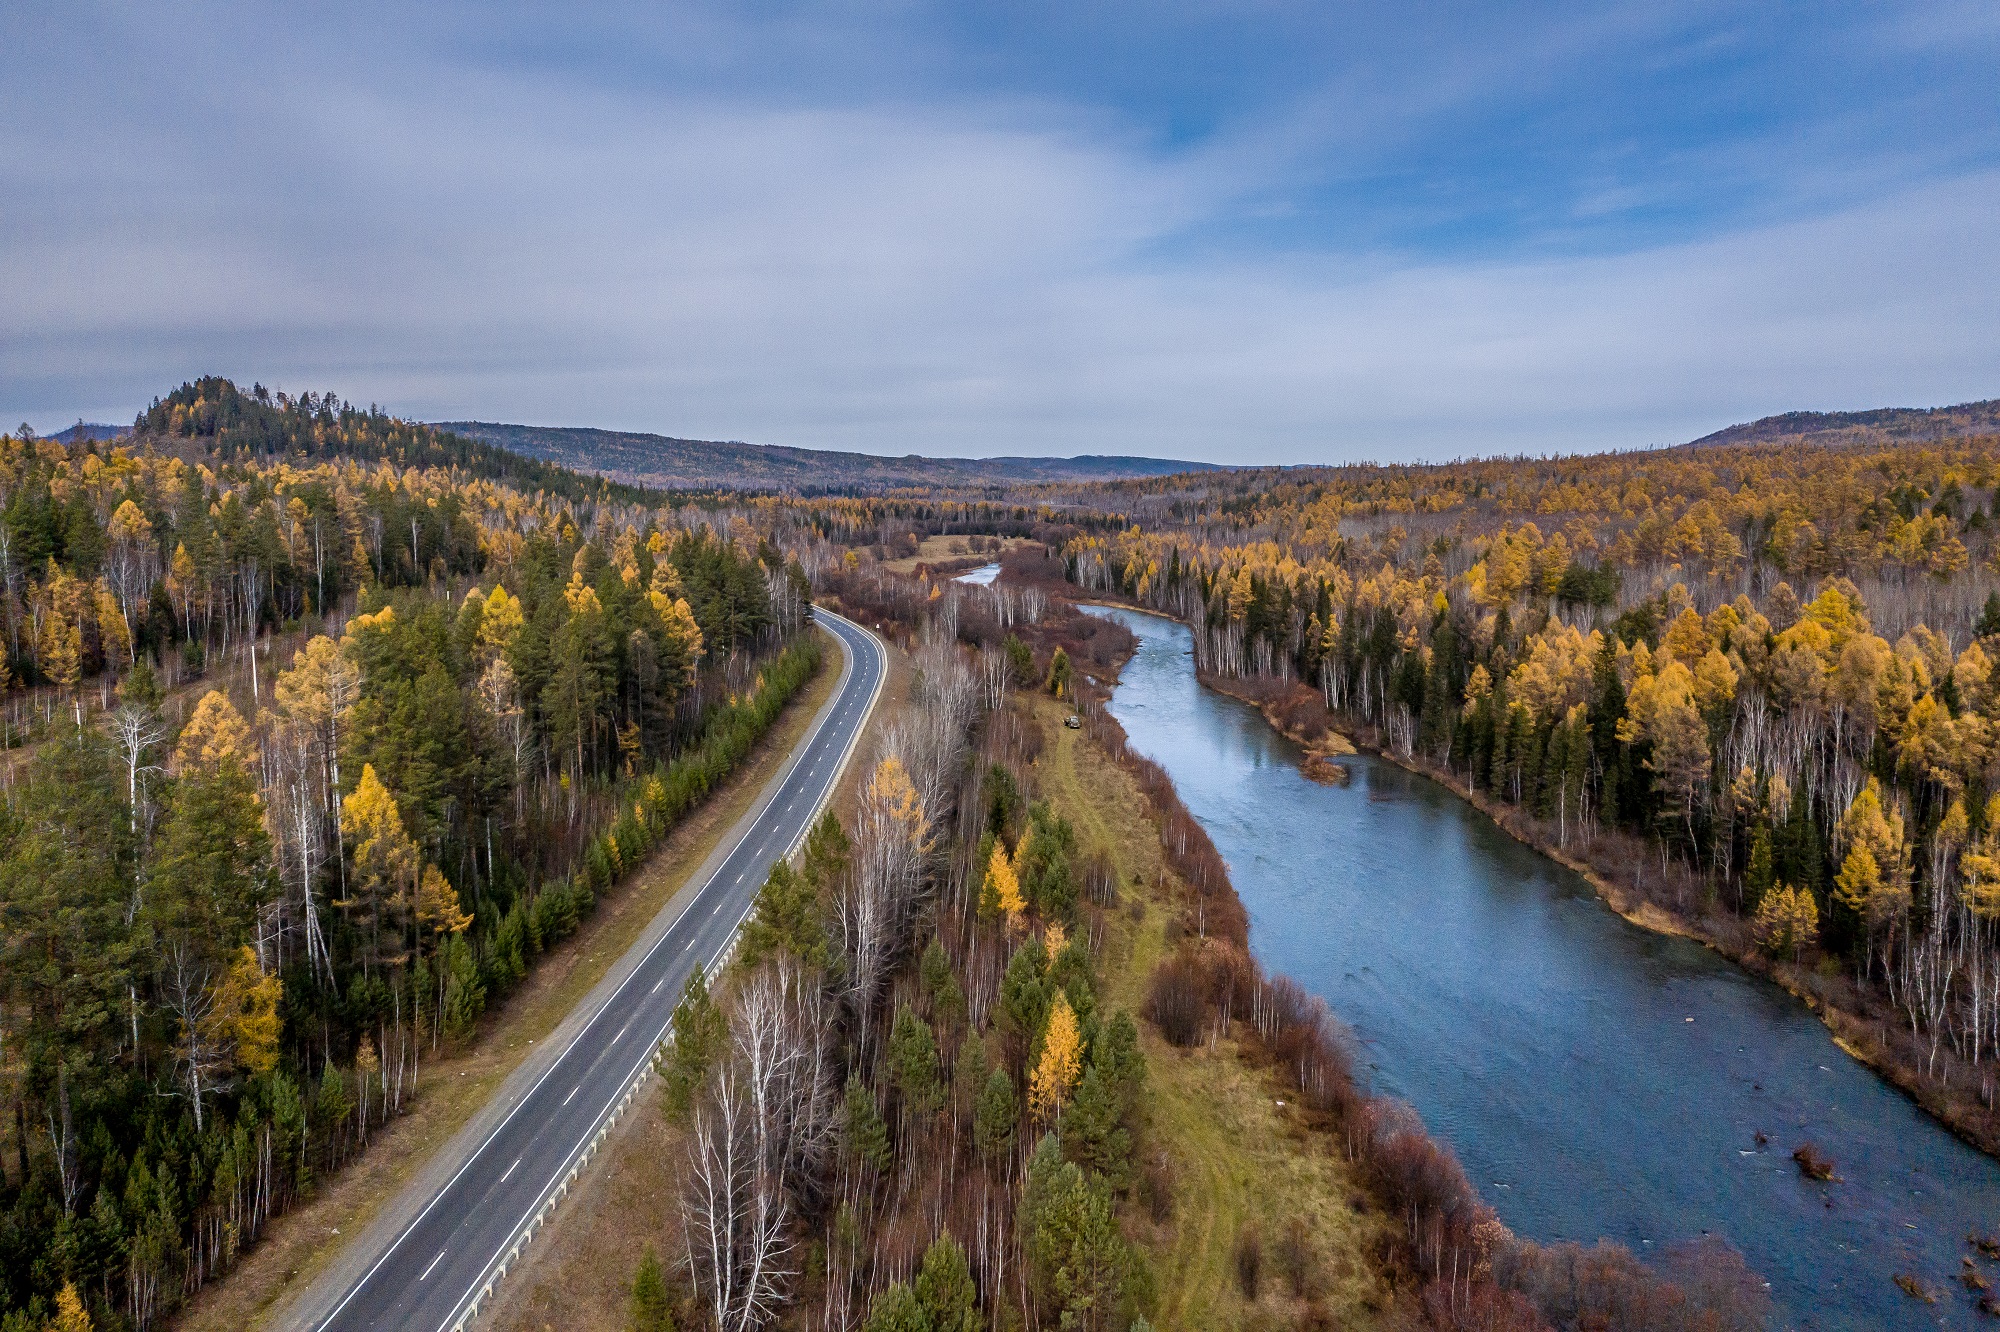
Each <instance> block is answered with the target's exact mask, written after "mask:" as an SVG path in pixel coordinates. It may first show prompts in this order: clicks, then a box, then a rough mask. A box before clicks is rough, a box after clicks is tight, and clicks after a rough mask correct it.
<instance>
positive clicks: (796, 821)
mask: <svg viewBox="0 0 2000 1332" xmlns="http://www.w3.org/2000/svg"><path fill="white" fill-rule="evenodd" d="M815 615H816V618H817V620H818V622H819V623H820V624H821V625H822V626H824V627H825V628H827V629H828V630H830V631H831V632H832V633H833V634H834V636H835V637H836V638H837V639H838V640H839V643H840V648H841V655H842V667H841V674H840V681H839V684H838V685H837V686H836V688H835V690H834V696H833V699H832V701H831V702H830V703H828V704H827V705H826V707H825V709H824V710H823V711H822V712H821V714H820V716H819V718H818V720H817V721H816V722H815V723H814V726H813V729H812V731H811V733H810V734H809V735H808V737H807V739H806V741H805V743H804V744H803V745H801V746H800V748H799V749H798V751H797V752H796V753H795V755H794V756H793V758H792V760H791V762H790V763H789V764H788V766H787V767H786V768H785V770H784V771H783V772H782V773H781V774H780V775H779V776H778V777H777V778H775V779H774V780H773V781H772V782H771V784H770V785H769V786H768V787H767V788H766V790H765V792H764V794H763V796H762V797H761V798H760V802H759V805H758V807H757V808H755V809H754V810H753V811H752V812H751V814H750V815H748V816H746V818H745V820H744V821H743V823H742V824H740V825H739V826H738V829H737V830H736V832H735V833H734V834H733V836H734V838H735V840H734V841H733V842H731V841H725V842H724V844H723V845H722V846H720V847H718V848H716V851H715V853H714V854H713V855H711V856H710V857H709V859H708V861H707V862H706V863H705V864H704V865H703V866H702V867H701V869H700V870H698V871H696V877H695V878H694V879H693V880H691V881H690V882H691V885H692V887H691V890H683V891H682V892H681V893H679V894H677V895H676V897H675V901H674V904H673V905H670V906H669V907H668V909H667V910H666V911H665V912H662V913H661V919H660V920H658V921H656V922H654V924H653V926H652V928H650V929H649V930H648V931H647V933H646V935H645V937H643V938H642V939H640V940H639V942H638V943H636V944H634V945H633V947H632V949H631V951H630V952H628V953H627V954H626V955H625V957H624V958H623V959H621V960H620V962H619V964H618V965H617V966H616V967H614V968H613V969H612V972H611V974H609V975H608V976H606V977H605V979H604V981H603V982H602V983H600V984H599V985H598V987H597V988H596V989H595V990H593V991H592V992H591V994H590V996H589V997H587V998H586V999H585V1000H584V1001H583V1003H582V1004H580V1005H578V1008H577V1011H576V1012H575V1013H574V1014H572V1015H571V1018H570V1019H569V1020H568V1021H566V1022H565V1023H564V1026H563V1028H561V1029H559V1030H558V1031H557V1033H556V1034H555V1036H554V1037H553V1038H552V1039H551V1040H550V1041H549V1042H547V1047H548V1051H547V1052H545V1053H543V1054H542V1055H541V1056H540V1057H539V1058H537V1059H536V1060H534V1061H532V1062H531V1063H529V1064H526V1065H524V1066H523V1067H521V1068H520V1069H518V1070H516V1072H515V1073H514V1075H513V1076H512V1077H511V1078H509V1079H508V1082H507V1084H506V1085H505V1086H503V1087H502V1088H501V1091H500V1093H499V1094H498V1095H497V1096H496V1097H495V1098H494V1102H493V1104H492V1106H490V1107H489V1109H488V1111H487V1112H486V1113H485V1114H483V1115H481V1116H480V1117H479V1118H478V1119H477V1120H475V1122H474V1123H473V1124H471V1125H469V1126H468V1127H467V1128H466V1129H465V1130H464V1131H463V1132H462V1133H461V1134H460V1136H459V1138H458V1139H456V1140H454V1141H453V1143H452V1144H450V1145H449V1146H448V1147H447V1148H446V1149H445V1151H444V1152H443V1153H442V1154H441V1156H440V1158H439V1160H438V1161H437V1162H435V1163H433V1165H432V1166H431V1167H430V1168H429V1169H428V1170H427V1171H426V1173H425V1175H424V1176H423V1177H421V1178H420V1179H419V1180H417V1181H416V1182H415V1183H413V1184H412V1185H411V1186H410V1188H409V1190H407V1191H406V1193H405V1195H404V1196H403V1197H402V1198H401V1199H399V1200H398V1203H397V1205H395V1206H393V1207H392V1208H391V1209H390V1211H389V1212H388V1213H387V1214H385V1216H384V1218H383V1219H382V1220H381V1221H378V1222H377V1223H376V1225H375V1226H374V1227H372V1228H371V1229H370V1231H368V1232H367V1233H364V1234H363V1235H362V1236H360V1237H359V1238H358V1239H357V1240H356V1241H355V1244H354V1248H353V1250H352V1251H350V1252H349V1253H347V1254H344V1255H343V1257H342V1261H341V1263H340V1265H339V1266H338V1267H337V1268H336V1269H334V1270H333V1271H330V1272H328V1273H327V1274H326V1275H325V1276H324V1277H322V1278H321V1279H320V1280H319V1281H318V1282H316V1283H315V1284H314V1286H313V1287H312V1288H310V1289H308V1290H307V1291H306V1293H305V1294H304V1295H303V1296H301V1297H300V1299H299V1301H298V1303H297V1304H296V1305H295V1306H294V1307H293V1309H292V1310H291V1311H290V1315H289V1317H288V1318H287V1319H286V1320H285V1323H286V1325H287V1326H289V1327H295V1328H302V1329H317V1330H318V1332H350V1330H351V1332H360V1330H361V1329H364V1328H370V1329H382V1328H398V1329H404V1328H407V1329H413V1330H414V1332H452V1329H454V1328H457V1327H459V1326H461V1325H463V1324H464V1323H466V1322H468V1321H469V1320H470V1319H471V1317H472V1315H473V1314H474V1313H475V1312H476V1311H477V1309H478V1306H479V1304H480V1303H481V1301H482V1299H483V1298H484V1296H485V1294H486V1293H487V1292H488V1291H490V1289H491V1287H492V1286H493V1284H494V1283H495V1282H497V1281H498V1279H499V1277H500V1275H501V1274H502V1273H503V1272H504V1270H505V1267H506V1265H507V1264H508V1263H509V1262H510V1260H513V1259H515V1258H517V1256H518V1254H519V1253H520V1251H521V1250H522V1248H523V1247H524V1246H525V1245H526V1243H527V1241H528V1240H529V1239H531V1238H532V1237H533V1232H534V1230H535V1229H536V1228H537V1227H538V1226H539V1224H540V1223H541V1219H542V1218H543V1216H544V1215H545V1214H546V1212H547V1211H548V1209H549V1208H551V1207H552V1206H553V1205H554V1203H555V1201H556V1200H557V1199H558V1198H559V1196H560V1195H561V1193H562V1192H563V1191H565V1190H566V1189H567V1188H568V1181H569V1180H570V1178H571V1176H572V1174H573V1172H574V1171H575V1170H576V1169H577V1168H578V1166H579V1165H580V1164H581V1163H582V1162H583V1161H584V1160H586V1159H587V1157H588V1155H589V1153H591V1152H592V1151H594V1150H595V1146H596V1143H597V1141H598V1138H599V1135H600V1133H601V1132H602V1130H603V1129H604V1128H605V1127H606V1126H607V1125H608V1124H609V1123H610V1122H611V1121H612V1119H613V1118H614V1117H615V1116H616V1115H617V1114H618V1113H619V1112H620V1111H622V1109H623V1108H624V1106H625V1105H626V1103H627V1102H628V1100H629V1094H630V1093H631V1092H632V1090H633V1089H634V1088H635V1087H636V1086H638V1085H639V1083H640V1082H641V1081H642V1080H643V1078H644V1076H645V1074H646V1072H647V1067H648V1063H649V1061H650V1060H651V1058H652V1055H653V1052H654V1050H655V1048H656V1047H657V1045H658V1043H659V1041H660V1040H661V1039H662V1038H663V1037H664V1036H665V1034H666V1031H667V1026H668V1022H669V1020H670V1019H671V1017H672V1015H673V1009H674V1005H675V1003H676V1002H677V1001H678V1000H679V998H680V994H681V989H682V987H683V986H684V985H685V984H686V982H687V978H688V976H689V974H690V973H691V972H692V970H693V968H695V967H696V966H704V967H707V966H712V965H713V964H714V963H715V962H716V961H717V960H718V959H719V958H721V956H722V955H723V954H724V952H725V951H726V950H727V949H728V947H729V945H730V942H731V940H732V939H733V938H734V937H735V934H736V930H737V927H738V926H739V925H740V924H741V923H742V921H743V919H744V917H745V916H746V915H747V914H748V912H749V910H750V907H751V906H752V904H753V903H754V901H755V899H756V894H757V890H758V888H759V887H761V886H762V884H763V882H764V878H765V876H766V875H767V874H768V873H769V872H770V868H771V866H772V864H773V863H774V862H776V861H777V860H778V858H779V857H781V856H784V855H788V854H789V853H790V852H791V851H792V850H793V849H794V848H795V847H796V846H797V844H798V843H799V841H800V840H801V839H802V838H803V837H804V835H805V833H806V831H807V829H808V828H809V827H810V826H811V823H812V820H813V819H814V818H815V817H817V815H818V814H819V812H820V809H821V808H822V807H823V805H824V804H825V802H826V800H827V798H828V797H829V796H830V795H831V794H832V792H833V788H834V784H835V783H836V782H837V781H838V780H839V778H840V774H841V772H842V770H843V769H844V767H845V766H846V763H847V761H848V758H849V757H850V756H851V754H852V753H853V751H854V748H855V745H856V744H857V743H858V742H859V740H860V737H861V732H862V729H863V727H864V726H865V725H866V724H867V721H868V716H869V714H870V712H871V711H872V710H873V708H874V704H875V700H876V697H877V696H878V695H879V694H880V692H881V688H882V682H883V678H884V675H885V674H886V668H887V658H886V656H885V654H884V652H883V650H882V645H881V643H880V642H879V641H878V640H877V639H876V638H875V636H874V635H873V634H870V633H869V632H868V631H867V630H865V629H863V628H861V627H860V626H858V625H855V624H853V623H851V622H849V621H847V620H844V619H842V618H840V617H839V616H837V615H834V614H833V613H831V612H829V611H826V610H817V611H816V612H815Z"/></svg>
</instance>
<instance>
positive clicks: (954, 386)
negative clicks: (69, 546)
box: [0, 0, 2000, 462]
mask: <svg viewBox="0 0 2000 1332" xmlns="http://www.w3.org/2000/svg"><path fill="white" fill-rule="evenodd" d="M1996 56H2000V6H1995V5H1993V4H1991V3H1990V2H1983V3H1940V4H1910V5H1891V4H1868V5H1858V4H1857V5H1837V4H1797V5H1792V4H1769V5H1761V6H1745V5H1741V4H1709V3H1675V2H1673V0H1664V2H1659V3H1648V4H1632V5H1619V4H1597V5H1582V4H1559V3H1558V4H1542V5H1533V6H1528V5H1520V6H1510V5H1495V4H1479V3H1471V2H1470V0H1467V2H1463V3H1458V4H1452V5H1443V4H1439V5H1421V4H1402V5H1395V6H1388V5H1383V6H1356V5H1335V4H1326V3H1321V4H1281V3H1261V4H1260V3H1251V4H1237V5H1228V6H1224V5H1213V4H1182V5H1174V4H1168V3H1155V4H1146V5H1141V4H1115V5H1084V4H1077V3H1070V4H1062V5H1058V4H1013V5H997V4H976V3H954V4H935V5H931V4H922V3H880V4H875V3H859V2H857V3H850V4H834V5H803V4H791V5H787V4H778V3H765V4H757V5H732V4H708V3H687V4H672V3H670V4H662V3H647V4H631V5H583V4H579V5H572V6H561V7H558V6H530V5H507V4H490V5H454V4H449V3H435V4H424V5H411V4H408V3H402V4H396V5H379V6H378V5H371V4H369V3H366V0H360V2H357V3H352V4H341V5H333V4H324V5H312V6H306V5H300V6H288V7H274V6H273V7H264V6H244V5H229V4H178V5H137V4H131V5H98V6H92V5H89V4H77V3H72V4H63V5H55V4H37V3H33V0H28V2H26V3H22V4H16V5H10V6H8V7H6V9H5V10H4V12H0V198H4V199H5V200H6V201H7V202H6V203H5V204H4V205H0V418H4V419H5V420H6V421H7V422H9V423H10V424H11V423H12V422H14V421H17V420H26V421H28V422H30V423H31V424H33V425H35V426H36V427H37V428H39V429H53V428H57V427H60V426H62V425H64V424H67V423H68V422H70V421H74V420H76V419H77V418H78V417H85V418H88V419H93V420H128V419H130V417H131V416H132V414H133V413H134V412H135V411H136V410H137V409H139V408H140V407H142V406H143V405H144V404H145V403H146V402H147V401H148V400H150V398H151V397H152V396H153V395H155V394H157V393H161V392H164V391H165V390H166V389H168V388H170V387H172V386H173V385H174V384H175V383H178V382H180V381H181V380H182V379H184V378H187V377H190V376H193V375H196V374H200V373H207V372H216V373H223V374H229V375H232V376H234V377H236V378H238V379H240V380H243V381H246V382H247V381H250V380H261V381H263V382H264V383H267V384H272V385H276V386H281V387H286V388H290V389H295V390H296V389H304V388H316V389H321V388H331V389H334V390H336V391H338V392H340V393H342V394H344V395H346V396H349V397H352V398H354V399H356V400H358V401H376V402H380V403H382V404H383V405H385V406H387V407H388V408H390V409H391V410H393V411H396V412H398V413H400V414H404V415H409V416H417V417H422V418H426V419H442V418H452V417H465V416H477V417H482V418H485V419H501V420H518V421H531V422H537V423H543V424H576V425H598V426H609V427H618V428H627V429H649V430H658V431H662V432H666V433H672V434H679V435H684V436H694V437H705V438H731V439H749V440H755V441H761V442H769V443H785V444H796V445H804V446H809V447H833V448H857V449H865V450H870V451H877V452H888V453H905V452H929V453H951V454H992V453H1065V454H1066V453H1079V452H1124V453H1149V454H1164V455H1171V456H1181V457H1195V458H1204V459H1212V460H1216V461H1225V462H1229V461H1234V462H1265V461H1274V462H1305V461H1325V460H1336V459H1351V458H1379V459H1390V458H1413V457H1423V458H1447V457H1453V456H1458V455H1461V454H1469V453H1492V452H1509V453H1511V452H1534V453H1540V452H1553V451H1574V450H1582V449H1595V448H1610V447H1633V446H1642V445H1647V444H1657V443H1667V442H1675V441H1678V440H1682V439H1686V438H1689V437H1692V436H1694V435H1698V434H1701V433H1704V432H1706V431H1708V430H1710V429H1714V428H1716V427H1719V426H1721V425H1726V424H1729V423H1731V422H1733V421H1738V420H1745V419H1749V418H1752V417H1755V416H1758V415H1762V414H1765V413H1768V412H1775V411H1783V410H1789V409H1793V408H1802V407H1810V408H1820V409H1837V408H1855V407H1870V406H1880V405H1889V404H1905V405H1931V404H1938V403H1944V402H1954V401H1962V400H1965V399H1969V398H1981V397H1991V396H1996V395H2000V98H1996V97H1995V95H1994V93H1993V91H1992V89H1993V75H1992V71H1993V69H1994V68H1995V57H1996Z"/></svg>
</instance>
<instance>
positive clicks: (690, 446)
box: [434, 421, 1224, 492]
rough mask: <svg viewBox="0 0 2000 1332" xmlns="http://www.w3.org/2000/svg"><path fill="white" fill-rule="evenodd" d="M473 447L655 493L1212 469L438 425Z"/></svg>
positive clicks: (1154, 462) (1115, 476)
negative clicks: (475, 443) (896, 454)
mask: <svg viewBox="0 0 2000 1332" xmlns="http://www.w3.org/2000/svg"><path fill="white" fill-rule="evenodd" d="M434 424H435V425H436V426H437V428H438V429H440V430H449V431H452V432H454V433H456V434H460V435H464V436H466V437H468V438H470V439H476V440H479V441H480V442H481V443H485V444H493V445H497V446H498V447H500V448H503V449H508V450H511V451H512V452H515V453H520V454H524V455H526V456H528V457H530V458H540V459H543V460H545V461H547V462H552V463H557V464H559V465H561V466H563V467H568V468H572V469H574V470H576V471H582V472H598V473H601V474H603V475H605V476H609V477H612V478H613V479H615V480H619V481H627V482H632V483H635V484H639V485H647V486H657V487H660V488H662V489H703V488H708V487H728V488H734V489H745V490H783V491H809V492H823V491H850V490H852V491H876V490H890V489H894V488H897V487H903V486H955V487H963V486H984V485H996V486H1002V485H1024V484H1032V483H1034V482H1041V481H1126V480H1132V479H1134V478H1138V477H1148V476H1170V475H1172V474H1174V473H1176V472H1198V471H1220V470H1224V469H1222V468H1218V467H1217V466H1216V465H1215V464H1213V463H1195V462H1177V461H1174V460H1172V459H1168V458H1115V457H1106V456H1100V455H1096V454H1086V455H1084V456H1082V457H1077V458H925V457H920V456H918V455H916V454H910V455H908V456H906V457H901V458H883V457H877V456H876V455H874V454H869V453H838V452H834V451H832V450H823V449H794V448H787V447H784V446H782V445H777V444H743V443H738V442H735V441H729V442H727V443H724V442H718V441H715V440H702V439H673V438H670V437H668V436H666V435H646V434H636V433H630V432H626V431H620V430H592V429H587V428H579V427H566V426H524V425H502V424H498V423H496V422H491V421H439V422H435V423H434Z"/></svg>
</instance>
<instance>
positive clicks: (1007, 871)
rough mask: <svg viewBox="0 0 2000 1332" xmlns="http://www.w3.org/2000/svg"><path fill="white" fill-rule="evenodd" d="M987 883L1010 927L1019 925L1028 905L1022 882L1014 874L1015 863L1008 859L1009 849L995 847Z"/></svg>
mask: <svg viewBox="0 0 2000 1332" xmlns="http://www.w3.org/2000/svg"><path fill="white" fill-rule="evenodd" d="M986 881H987V883H988V884H989V885H991V887H992V891H993V897H994V901H996V902H998V903H999V906H1000V910H1001V912H1002V913H1004V914H1005V915H1006V917H1007V922H1008V924H1010V925H1018V924H1019V923H1020V921H1021V913H1022V912H1024V911H1026V910H1027V908H1028V904H1027V903H1026V902H1025V901H1024V900H1022V897H1021V880H1020V878H1019V876H1017V875H1016V874H1015V873H1014V862H1013V861H1012V860H1011V859H1009V858H1008V855H1007V848H1006V847H1004V846H999V845H995V846H994V848H993V855H992V857H991V859H989V860H988V861H987V862H986Z"/></svg>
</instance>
